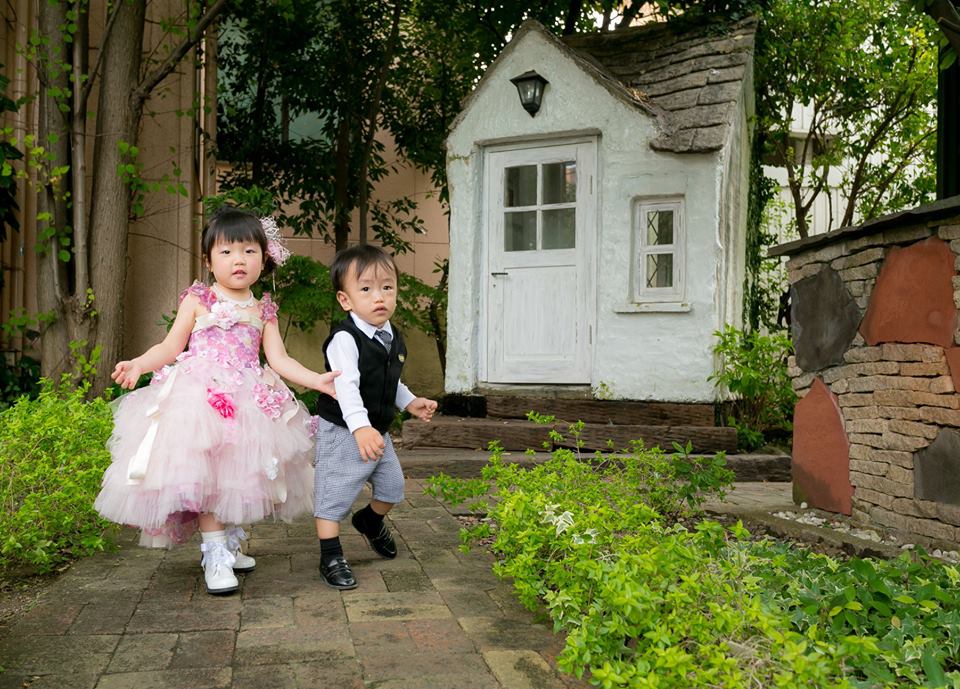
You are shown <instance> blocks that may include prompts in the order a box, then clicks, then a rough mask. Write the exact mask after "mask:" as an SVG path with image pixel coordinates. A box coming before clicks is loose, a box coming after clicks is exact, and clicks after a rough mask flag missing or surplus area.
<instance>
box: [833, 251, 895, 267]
mask: <svg viewBox="0 0 960 689" xmlns="http://www.w3.org/2000/svg"><path fill="white" fill-rule="evenodd" d="M824 260H826V259H824ZM881 261H883V247H873V248H870V249H864V250H863V251H857V252H855V253H852V254H848V255H846V256H840V257H839V258H836V259H834V260H833V261H832V262H831V263H830V267H831V268H833V269H834V270H843V269H845V268H855V267H857V266H862V265H865V264H867V263H879V262H881Z"/></svg>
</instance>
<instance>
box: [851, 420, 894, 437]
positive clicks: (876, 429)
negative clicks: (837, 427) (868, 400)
mask: <svg viewBox="0 0 960 689" xmlns="http://www.w3.org/2000/svg"><path fill="white" fill-rule="evenodd" d="M843 426H844V428H845V429H846V431H847V433H848V434H849V433H883V432H884V431H886V430H887V421H886V419H857V420H853V421H847V422H846V423H844V424H843Z"/></svg>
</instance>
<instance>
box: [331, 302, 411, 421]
mask: <svg viewBox="0 0 960 689" xmlns="http://www.w3.org/2000/svg"><path fill="white" fill-rule="evenodd" d="M349 313H350V318H352V319H353V322H354V323H355V324H356V326H357V327H358V328H360V330H361V332H363V334H364V335H366V336H367V337H369V338H370V339H371V340H372V339H373V337H374V333H376V332H377V330H386V331H387V332H388V333H390V334H391V335H393V328H391V327H390V321H387V322H386V323H384V324H383V325H382V326H381V327H380V328H377V327H376V326H375V325H370V324H369V323H367V322H366V321H365V320H362V319H360V318H358V317H357V316H355V315H354V314H353V312H352V311H351V312H349ZM378 346H379V345H378ZM327 363H328V364H330V369H331V370H333V371H340V375H339V376H337V377H336V378H335V379H334V381H333V385H334V387H335V388H336V389H337V402H339V403H340V413H342V414H343V420H344V421H345V422H346V424H347V430H349V431H350V432H351V433H353V432H354V431H355V430H357V429H358V428H363V427H365V426H370V425H371V423H370V417H369V416H368V415H367V408H366V407H364V406H363V398H361V397H360V368H359V365H360V350H359V349H357V343H356V340H354V339H353V336H352V335H351V334H350V333H348V332H346V331H345V330H341V331H340V332H338V333H337V334H336V335H334V336H333V339H332V340H330V344H329V345H327ZM415 399H417V396H416V395H414V394H413V393H412V392H410V388H408V387H407V386H406V385H404V384H403V381H400V383H399V384H398V385H397V397H396V399H395V400H394V403H395V404H396V405H397V408H399V409H406V408H407V405H408V404H410V403H411V402H413V400H415Z"/></svg>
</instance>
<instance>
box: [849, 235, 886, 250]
mask: <svg viewBox="0 0 960 689" xmlns="http://www.w3.org/2000/svg"><path fill="white" fill-rule="evenodd" d="M882 245H883V235H882V234H880V233H877V234H868V235H866V236H864V237H857V238H856V239H851V240H849V241H847V242H846V248H847V252H848V253H853V252H854V251H859V250H861V249H866V248H867V247H871V246H882Z"/></svg>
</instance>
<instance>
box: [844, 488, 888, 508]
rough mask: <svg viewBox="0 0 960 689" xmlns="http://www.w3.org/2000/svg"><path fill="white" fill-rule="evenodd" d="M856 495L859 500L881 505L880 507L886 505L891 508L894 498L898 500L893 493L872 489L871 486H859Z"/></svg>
mask: <svg viewBox="0 0 960 689" xmlns="http://www.w3.org/2000/svg"><path fill="white" fill-rule="evenodd" d="M854 495H855V496H856V499H857V500H862V501H864V502H869V503H870V504H872V505H879V506H880V507H886V508H887V509H890V507H891V506H892V505H893V503H894V500H896V498H895V497H894V496H892V495H887V494H886V493H880V492H878V491H875V490H870V489H869V488H857V492H856V493H855V494H854Z"/></svg>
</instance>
